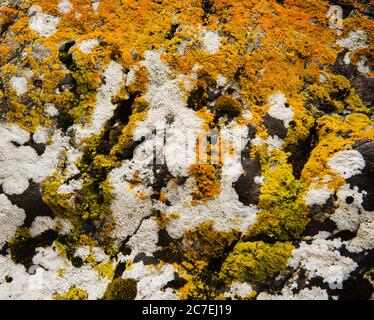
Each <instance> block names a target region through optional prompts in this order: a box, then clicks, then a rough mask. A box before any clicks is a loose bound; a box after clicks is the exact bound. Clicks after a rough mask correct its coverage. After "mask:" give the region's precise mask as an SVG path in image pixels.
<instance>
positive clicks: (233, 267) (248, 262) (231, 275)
mask: <svg viewBox="0 0 374 320" xmlns="http://www.w3.org/2000/svg"><path fill="white" fill-rule="evenodd" d="M293 249H294V247H293V246H292V245H291V244H290V243H279V242H278V243H275V244H267V243H265V242H262V241H258V242H239V243H238V244H237V245H236V246H235V248H234V250H233V252H232V253H231V254H230V255H229V256H228V258H227V259H226V261H225V262H224V263H223V265H222V269H221V276H222V277H223V278H224V279H226V280H228V281H229V282H230V281H232V280H238V281H241V282H250V283H261V282H263V281H265V280H268V279H273V278H274V277H276V276H277V274H279V273H280V272H282V271H284V270H285V269H286V267H287V261H288V259H289V257H290V256H291V252H292V250H293Z"/></svg>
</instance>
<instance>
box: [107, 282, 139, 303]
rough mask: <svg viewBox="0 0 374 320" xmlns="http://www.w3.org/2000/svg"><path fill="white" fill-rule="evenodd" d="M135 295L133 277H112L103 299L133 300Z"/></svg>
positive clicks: (135, 287)
mask: <svg viewBox="0 0 374 320" xmlns="http://www.w3.org/2000/svg"><path fill="white" fill-rule="evenodd" d="M136 295H137V282H136V280H134V279H122V278H117V279H114V280H113V281H112V282H111V283H110V284H109V285H108V287H107V289H106V291H105V294H104V296H103V299H104V300H134V299H135V298H136Z"/></svg>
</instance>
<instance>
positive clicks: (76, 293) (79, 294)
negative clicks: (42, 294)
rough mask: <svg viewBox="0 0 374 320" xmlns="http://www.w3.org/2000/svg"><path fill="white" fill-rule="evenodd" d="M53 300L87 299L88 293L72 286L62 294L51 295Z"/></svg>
mask: <svg viewBox="0 0 374 320" xmlns="http://www.w3.org/2000/svg"><path fill="white" fill-rule="evenodd" d="M53 299H54V300H88V293H87V292H86V291H84V290H82V289H80V288H76V287H72V288H70V289H69V290H68V291H66V292H65V293H63V294H56V295H54V296H53Z"/></svg>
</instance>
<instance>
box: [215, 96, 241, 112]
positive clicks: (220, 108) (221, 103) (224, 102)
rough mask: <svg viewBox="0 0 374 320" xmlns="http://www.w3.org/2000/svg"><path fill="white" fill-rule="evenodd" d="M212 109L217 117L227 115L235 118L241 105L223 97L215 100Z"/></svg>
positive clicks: (230, 98)
mask: <svg viewBox="0 0 374 320" xmlns="http://www.w3.org/2000/svg"><path fill="white" fill-rule="evenodd" d="M214 109H215V110H216V112H217V114H218V116H222V115H225V114H227V115H229V116H231V117H236V116H238V115H240V114H241V112H242V105H241V103H240V102H239V101H237V100H235V99H234V98H232V97H230V96H227V95H225V96H221V97H219V98H218V99H217V101H216V103H215V105H214Z"/></svg>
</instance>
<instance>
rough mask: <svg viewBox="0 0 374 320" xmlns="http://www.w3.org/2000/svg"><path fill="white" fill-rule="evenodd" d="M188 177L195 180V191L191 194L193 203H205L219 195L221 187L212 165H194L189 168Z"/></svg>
mask: <svg viewBox="0 0 374 320" xmlns="http://www.w3.org/2000/svg"><path fill="white" fill-rule="evenodd" d="M189 175H190V176H191V177H193V178H195V180H196V189H195V190H194V191H193V193H192V196H193V200H194V201H195V203H197V202H206V201H208V200H210V199H212V198H214V197H216V196H217V195H219V193H220V190H221V187H220V183H219V181H218V180H217V178H216V176H217V173H216V169H215V167H214V166H213V165H211V164H194V165H192V166H191V167H190V170H189Z"/></svg>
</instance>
